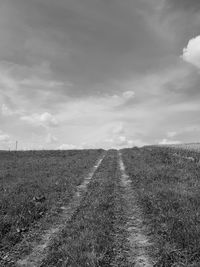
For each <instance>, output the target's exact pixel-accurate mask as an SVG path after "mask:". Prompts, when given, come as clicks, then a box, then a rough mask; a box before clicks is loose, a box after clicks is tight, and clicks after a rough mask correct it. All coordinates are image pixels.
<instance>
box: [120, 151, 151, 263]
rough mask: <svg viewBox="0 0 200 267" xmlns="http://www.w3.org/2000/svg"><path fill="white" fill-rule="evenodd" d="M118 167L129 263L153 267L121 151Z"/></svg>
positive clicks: (139, 212) (140, 213)
mask: <svg viewBox="0 0 200 267" xmlns="http://www.w3.org/2000/svg"><path fill="white" fill-rule="evenodd" d="M118 160H119V167H120V172H121V176H120V178H121V186H122V187H123V188H124V200H125V204H126V207H127V210H126V214H127V223H126V225H125V226H124V227H125V230H126V232H127V239H128V240H127V241H128V244H129V253H128V254H129V259H128V260H129V263H130V266H135V267H153V264H152V261H151V259H150V257H149V256H148V254H147V250H148V247H150V246H152V244H151V243H150V242H149V240H148V238H147V236H146V235H145V230H146V229H145V227H144V224H143V220H142V212H141V210H140V207H139V206H138V205H137V202H136V197H135V192H134V190H133V189H132V188H131V180H130V178H129V176H128V175H127V174H126V171H125V166H124V163H123V160H122V155H121V152H120V151H119V152H118Z"/></svg>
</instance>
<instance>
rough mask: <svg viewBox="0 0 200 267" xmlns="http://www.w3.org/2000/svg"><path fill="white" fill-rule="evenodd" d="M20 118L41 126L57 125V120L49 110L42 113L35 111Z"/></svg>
mask: <svg viewBox="0 0 200 267" xmlns="http://www.w3.org/2000/svg"><path fill="white" fill-rule="evenodd" d="M21 120H22V121H25V122H28V123H30V124H31V125H33V126H43V127H55V126H58V121H57V120H56V118H55V117H54V116H53V115H51V114H50V113H49V112H44V113H42V114H37V113H35V114H32V115H29V116H21Z"/></svg>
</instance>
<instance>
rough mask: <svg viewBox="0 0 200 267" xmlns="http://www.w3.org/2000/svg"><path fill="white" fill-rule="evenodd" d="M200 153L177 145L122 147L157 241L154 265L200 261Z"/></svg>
mask: <svg viewBox="0 0 200 267" xmlns="http://www.w3.org/2000/svg"><path fill="white" fill-rule="evenodd" d="M177 155H178V156H177ZM188 157H193V158H194V159H195V160H194V161H191V160H188V159H187V158H188ZM199 157H200V155H199V154H198V153H197V152H194V151H193V152H190V151H184V150H182V149H180V150H179V149H175V148H159V147H146V148H142V149H137V148H135V149H125V150H123V159H124V161H125V165H126V168H127V172H128V174H129V176H130V178H131V179H132V186H133V187H134V189H135V191H136V192H137V197H138V202H139V205H140V206H141V207H142V209H143V212H144V218H145V221H146V224H147V226H148V228H149V229H150V232H151V234H152V239H153V241H154V243H155V249H154V252H153V251H152V254H153V256H154V257H155V258H156V261H157V264H156V265H155V266H158V267H162V266H163V267H164V266H166V267H167V266H187V267H188V266H199V264H200V180H199V176H200V166H199V164H198V162H199Z"/></svg>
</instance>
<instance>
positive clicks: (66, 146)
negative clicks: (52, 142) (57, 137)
mask: <svg viewBox="0 0 200 267" xmlns="http://www.w3.org/2000/svg"><path fill="white" fill-rule="evenodd" d="M58 149H60V150H73V149H78V147H77V146H76V145H73V144H62V145H60V146H59V147H58Z"/></svg>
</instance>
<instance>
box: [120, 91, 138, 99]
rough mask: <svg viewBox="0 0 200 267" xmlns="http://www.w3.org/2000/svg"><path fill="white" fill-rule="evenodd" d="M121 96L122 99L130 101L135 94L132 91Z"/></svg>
mask: <svg viewBox="0 0 200 267" xmlns="http://www.w3.org/2000/svg"><path fill="white" fill-rule="evenodd" d="M122 95H123V97H124V98H125V99H131V98H133V97H134V96H135V92H133V91H126V92H124V93H123V94H122Z"/></svg>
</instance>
